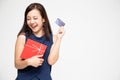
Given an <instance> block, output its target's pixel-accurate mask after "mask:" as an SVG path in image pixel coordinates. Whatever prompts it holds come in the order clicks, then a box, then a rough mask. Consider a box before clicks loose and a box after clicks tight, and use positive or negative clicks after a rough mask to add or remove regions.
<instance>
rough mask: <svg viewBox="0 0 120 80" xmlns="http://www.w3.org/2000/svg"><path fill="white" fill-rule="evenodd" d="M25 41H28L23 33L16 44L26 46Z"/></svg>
mask: <svg viewBox="0 0 120 80" xmlns="http://www.w3.org/2000/svg"><path fill="white" fill-rule="evenodd" d="M25 40H26V37H25V34H24V33H22V34H20V35H19V36H18V37H17V41H16V43H18V44H25Z"/></svg>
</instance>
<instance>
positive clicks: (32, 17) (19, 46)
mask: <svg viewBox="0 0 120 80" xmlns="http://www.w3.org/2000/svg"><path fill="white" fill-rule="evenodd" d="M43 22H45V19H43V18H42V16H41V15H40V12H39V11H38V10H37V9H33V10H31V11H30V12H29V13H28V14H27V24H28V26H29V27H30V28H31V29H32V31H33V34H34V35H35V36H37V37H41V36H43V35H44V31H43V27H42V25H43ZM63 35H64V27H62V26H61V27H59V29H58V32H57V34H56V35H54V36H53V44H52V47H51V49H50V54H49V56H48V63H49V64H50V65H53V64H55V63H56V61H57V60H58V57H59V48H60V44H61V40H62V37H63ZM25 40H26V37H25V34H24V33H23V34H21V35H19V36H18V38H17V40H16V44H15V67H16V68H17V69H24V68H26V67H27V66H33V67H38V66H41V65H42V63H43V62H44V59H42V58H39V57H42V56H43V55H36V56H33V57H31V58H29V59H25V60H22V59H21V58H20V55H21V53H22V50H23V48H24V45H25Z"/></svg>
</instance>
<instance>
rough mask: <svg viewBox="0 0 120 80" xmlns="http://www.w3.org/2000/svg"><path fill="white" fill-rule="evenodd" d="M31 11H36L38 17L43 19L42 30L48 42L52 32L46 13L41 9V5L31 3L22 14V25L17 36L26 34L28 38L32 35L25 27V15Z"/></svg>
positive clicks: (26, 26)
mask: <svg viewBox="0 0 120 80" xmlns="http://www.w3.org/2000/svg"><path fill="white" fill-rule="evenodd" d="M33 9H37V10H38V11H39V12H40V15H41V16H42V18H44V19H45V22H44V23H43V28H44V32H45V37H46V39H47V40H49V39H50V38H49V37H50V34H52V30H51V26H50V22H49V19H48V16H47V13H46V10H45V8H44V7H43V5H42V4H40V3H31V4H30V5H29V6H28V7H27V8H26V11H25V14H24V24H23V26H22V28H21V30H20V32H19V33H18V36H19V35H20V34H21V33H26V32H28V35H29V36H30V35H31V34H32V30H31V29H30V28H29V27H28V25H27V14H28V12H29V11H31V10H33Z"/></svg>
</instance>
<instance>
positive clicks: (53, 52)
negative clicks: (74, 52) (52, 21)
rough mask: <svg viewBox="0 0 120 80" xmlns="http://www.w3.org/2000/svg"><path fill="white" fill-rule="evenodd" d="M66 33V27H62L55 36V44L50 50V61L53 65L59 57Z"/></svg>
mask: <svg viewBox="0 0 120 80" xmlns="http://www.w3.org/2000/svg"><path fill="white" fill-rule="evenodd" d="M63 35H64V27H60V28H59V30H58V33H57V35H54V36H53V45H52V47H51V50H50V54H49V57H48V63H49V64H50V65H53V64H54V63H55V62H56V61H57V60H58V58H59V49H60V44H61V40H62V37H63Z"/></svg>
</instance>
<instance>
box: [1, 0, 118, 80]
mask: <svg viewBox="0 0 120 80" xmlns="http://www.w3.org/2000/svg"><path fill="white" fill-rule="evenodd" d="M31 2H40V3H42V4H43V5H44V7H45V8H46V11H47V13H48V17H49V20H50V23H51V26H52V29H53V32H54V33H56V31H57V29H58V26H57V25H56V24H55V23H54V21H55V20H56V18H57V17H59V18H61V19H62V20H63V21H64V22H65V23H66V26H65V31H66V33H65V36H64V37H63V41H62V43H61V49H60V58H59V60H58V62H57V63H56V64H55V65H53V68H52V77H53V80H120V1H119V0H0V80H15V77H16V74H17V72H16V69H15V67H14V46H15V41H16V37H17V33H18V32H19V30H20V29H21V27H22V24H23V19H24V11H25V9H26V7H27V6H28V5H29V4H30V3H31Z"/></svg>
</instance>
